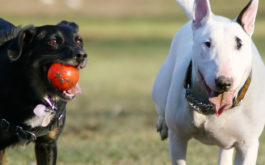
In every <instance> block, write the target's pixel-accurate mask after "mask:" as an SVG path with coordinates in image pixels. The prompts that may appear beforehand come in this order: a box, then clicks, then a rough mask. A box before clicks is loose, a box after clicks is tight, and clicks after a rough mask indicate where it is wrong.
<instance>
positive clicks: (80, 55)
mask: <svg viewBox="0 0 265 165" xmlns="http://www.w3.org/2000/svg"><path fill="white" fill-rule="evenodd" d="M73 56H74V59H75V61H76V62H77V63H78V66H80V67H81V68H83V67H85V65H86V61H87V54H86V52H85V51H76V52H75V53H74V55H73Z"/></svg>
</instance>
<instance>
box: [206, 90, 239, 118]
mask: <svg viewBox="0 0 265 165" xmlns="http://www.w3.org/2000/svg"><path fill="white" fill-rule="evenodd" d="M233 98H234V91H228V92H224V93H221V94H218V95H216V93H215V92H213V91H212V92H211V93H210V97H209V101H210V102H211V103H212V104H213V105H214V108H215V113H216V115H217V116H219V115H221V114H222V113H223V112H224V110H226V109H228V108H230V107H231V106H232V105H233Z"/></svg>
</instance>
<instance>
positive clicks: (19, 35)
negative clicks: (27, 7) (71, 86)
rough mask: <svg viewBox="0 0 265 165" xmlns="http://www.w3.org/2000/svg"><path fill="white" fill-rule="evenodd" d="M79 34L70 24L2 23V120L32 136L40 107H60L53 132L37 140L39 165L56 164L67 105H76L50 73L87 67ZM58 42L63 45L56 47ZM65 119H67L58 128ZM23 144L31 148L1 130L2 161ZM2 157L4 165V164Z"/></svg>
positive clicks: (43, 131)
mask: <svg viewBox="0 0 265 165" xmlns="http://www.w3.org/2000/svg"><path fill="white" fill-rule="evenodd" d="M77 31H78V26H77V25H76V24H75V23H72V22H67V21H62V22H61V23H59V24H58V25H46V26H40V27H34V26H26V27H24V28H20V27H16V26H14V25H12V24H11V23H9V22H7V21H5V20H3V19H0V76H1V78H0V80H1V81H0V87H1V92H0V106H1V108H0V118H1V119H2V118H4V119H6V120H8V121H9V122H10V123H12V124H13V125H18V126H21V127H23V129H25V130H31V129H32V128H31V127H30V126H28V125H26V124H25V121H26V120H28V119H30V118H32V117H34V113H33V109H34V108H35V107H36V105H38V104H47V103H45V101H44V99H43V98H44V97H45V96H48V97H49V98H51V99H52V100H53V104H55V106H56V107H57V110H56V115H55V116H54V119H52V121H51V123H50V124H49V125H48V126H47V127H41V126H39V127H38V129H39V130H40V131H39V132H41V134H37V136H38V137H37V139H36V140H35V143H36V144H35V153H36V159H37V164H38V165H55V164H56V154H57V149H56V148H57V147H56V140H57V138H58V136H59V135H60V133H61V132H62V129H63V126H64V120H65V107H66V103H67V101H68V100H70V99H72V98H69V97H66V96H64V95H63V94H62V92H60V91H58V90H57V89H55V88H54V87H53V86H52V85H51V84H50V82H49V81H48V79H47V70H48V68H49V66H50V65H51V64H52V63H54V62H59V63H64V64H68V65H73V66H76V67H79V68H83V67H84V66H85V64H86V53H85V51H84V50H83V45H82V44H80V42H79V44H77V40H78V41H82V40H81V38H80V36H79V35H78V34H77ZM54 39H55V40H56V41H57V44H51V43H50V41H51V40H54ZM61 114H63V119H62V120H61V122H58V123H57V120H58V117H59V115H61ZM54 124H56V125H55V126H54ZM51 126H52V127H51ZM21 142H22V143H26V141H25V139H22V138H21V137H19V136H17V135H15V134H14V132H10V131H8V130H3V129H2V128H1V127H0V153H1V155H2V156H3V155H4V154H3V153H4V150H5V148H6V147H9V146H12V145H16V144H19V143H21ZM2 156H1V159H0V165H2V164H3V161H2V160H4V159H3V158H2Z"/></svg>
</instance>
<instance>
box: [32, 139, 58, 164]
mask: <svg viewBox="0 0 265 165" xmlns="http://www.w3.org/2000/svg"><path fill="white" fill-rule="evenodd" d="M35 154H36V161H37V165H56V157H57V145H56V141H55V140H51V141H47V142H36V144H35Z"/></svg>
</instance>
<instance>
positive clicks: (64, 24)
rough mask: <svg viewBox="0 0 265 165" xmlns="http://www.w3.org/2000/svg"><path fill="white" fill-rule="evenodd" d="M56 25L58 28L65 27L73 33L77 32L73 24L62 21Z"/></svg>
mask: <svg viewBox="0 0 265 165" xmlns="http://www.w3.org/2000/svg"><path fill="white" fill-rule="evenodd" d="M57 25H58V26H65V27H68V28H70V29H72V30H73V31H75V32H78V25H77V24H76V23H74V22H68V21H65V20H63V21H61V22H60V23H58V24H57Z"/></svg>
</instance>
